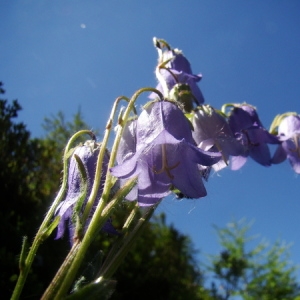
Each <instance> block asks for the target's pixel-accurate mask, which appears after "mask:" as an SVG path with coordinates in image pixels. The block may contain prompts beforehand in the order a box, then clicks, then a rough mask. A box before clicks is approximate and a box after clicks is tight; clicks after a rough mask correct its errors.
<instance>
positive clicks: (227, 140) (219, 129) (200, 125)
mask: <svg viewBox="0 0 300 300" xmlns="http://www.w3.org/2000/svg"><path fill="white" fill-rule="evenodd" d="M191 122H192V124H193V127H194V130H193V132H192V133H193V138H194V140H195V141H196V143H197V145H198V147H199V148H201V149H203V150H205V151H220V152H221V154H222V158H223V160H220V161H219V162H218V163H217V164H216V165H214V166H213V167H214V169H215V170H220V169H222V168H223V167H225V166H227V165H228V160H229V156H238V155H242V154H243V153H244V151H245V150H244V147H243V145H242V144H241V143H239V142H238V141H237V139H236V138H235V137H234V135H233V133H232V130H231V129H230V127H229V125H228V123H227V121H226V119H225V118H224V117H223V116H222V115H221V114H219V113H217V112H216V111H215V110H214V109H213V108H212V107H211V106H209V105H205V106H202V107H199V108H197V110H196V111H195V112H193V114H192V115H191Z"/></svg>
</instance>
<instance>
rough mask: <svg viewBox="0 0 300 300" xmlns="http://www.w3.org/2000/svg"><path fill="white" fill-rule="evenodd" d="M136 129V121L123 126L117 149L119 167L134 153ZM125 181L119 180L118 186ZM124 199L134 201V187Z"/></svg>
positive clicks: (133, 120) (130, 121) (131, 120)
mask: <svg viewBox="0 0 300 300" xmlns="http://www.w3.org/2000/svg"><path fill="white" fill-rule="evenodd" d="M136 127H137V119H136V118H135V119H130V120H128V121H127V123H126V124H125V126H124V130H123V134H122V137H121V140H120V144H119V147H118V152H117V156H116V161H117V164H118V165H121V164H122V163H123V162H125V161H126V160H128V159H130V158H131V157H132V156H133V155H134V154H135V152H136ZM126 181H127V179H120V186H123V185H124V183H125V182H126ZM126 199H127V200H130V201H133V200H135V199H136V187H134V188H133V189H132V190H131V191H130V192H129V193H128V194H127V195H126Z"/></svg>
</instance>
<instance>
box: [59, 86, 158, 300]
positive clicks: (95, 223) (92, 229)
mask: <svg viewBox="0 0 300 300" xmlns="http://www.w3.org/2000/svg"><path fill="white" fill-rule="evenodd" d="M149 91H152V92H156V93H157V94H158V95H159V97H160V98H161V100H163V95H162V94H161V93H160V92H159V91H157V90H156V89H154V88H142V89H140V90H138V91H137V92H136V93H135V94H134V95H133V96H132V98H131V99H130V101H129V103H128V105H127V108H126V110H125V112H124V115H123V120H125V122H126V121H127V119H128V118H129V115H130V112H131V111H132V110H134V104H135V102H136V100H137V98H138V97H139V96H140V94H142V93H144V92H149ZM118 99H119V98H118ZM118 99H117V100H116V101H115V103H114V107H113V109H112V113H111V117H110V119H109V121H108V125H107V131H106V133H105V137H104V141H103V144H102V147H101V150H100V154H99V157H98V162H99V163H97V171H96V175H97V176H98V177H95V182H94V185H93V189H92V193H93V195H91V196H90V199H92V198H94V199H93V201H94V200H95V197H96V194H97V190H98V188H99V182H100V180H99V179H100V178H101V172H102V160H101V159H103V156H104V151H105V148H106V145H107V141H108V137H109V134H110V129H111V126H112V120H113V116H114V114H115V111H116V105H117V104H118V102H119V100H118ZM120 99H121V98H120ZM120 125H122V126H120V127H119V129H118V131H117V135H116V138H115V141H114V144H113V148H112V151H111V156H110V160H109V164H108V170H107V173H106V180H105V184H104V188H103V193H102V197H101V199H100V201H99V203H98V205H97V208H96V210H95V212H94V214H93V217H92V219H91V222H90V224H89V227H88V228H87V231H86V233H85V235H84V237H83V240H82V243H81V246H80V249H79V250H78V253H77V254H76V257H75V259H74V261H73V263H72V265H71V267H70V268H69V271H68V273H67V275H66V276H65V280H64V282H63V283H62V285H61V288H60V289H59V291H58V293H57V295H56V297H55V299H62V298H63V297H64V296H65V295H66V294H67V292H68V290H69V288H70V286H71V284H72V282H73V281H74V278H75V276H76V274H77V271H78V269H79V267H80V265H81V263H82V261H83V259H84V256H85V253H86V251H87V249H88V247H89V246H90V244H91V242H92V241H93V239H94V236H95V234H96V232H97V230H98V229H99V228H101V227H102V226H103V224H104V222H105V221H106V220H107V218H108V217H109V215H110V212H111V211H109V213H107V214H105V215H103V214H102V212H103V210H104V208H105V206H106V204H107V203H108V201H109V197H110V193H111V188H112V185H113V183H114V179H113V177H112V175H111V174H110V168H111V167H112V166H113V165H114V162H115V158H116V155H117V150H118V147H119V143H120V140H121V137H122V133H123V128H124V126H123V125H124V124H120ZM101 155H103V156H101ZM97 178H98V180H97ZM97 181H98V182H97ZM90 199H89V200H88V201H90ZM121 200H122V199H119V201H121ZM93 201H91V203H93ZM84 214H85V218H87V216H88V213H87V212H86V210H85V212H84Z"/></svg>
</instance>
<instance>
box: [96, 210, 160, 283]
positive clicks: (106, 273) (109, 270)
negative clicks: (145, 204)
mask: <svg viewBox="0 0 300 300" xmlns="http://www.w3.org/2000/svg"><path fill="white" fill-rule="evenodd" d="M157 206H158V204H157V205H154V206H151V207H149V208H148V210H147V212H146V213H145V215H144V216H143V217H141V218H140V219H139V220H138V222H137V224H136V226H135V227H134V228H133V230H132V231H130V233H129V234H128V235H127V237H125V239H124V243H123V245H122V246H121V248H120V249H119V251H118V252H117V253H116V254H115V255H114V258H113V259H111V260H110V261H109V262H108V263H107V264H105V265H104V266H103V268H101V270H100V278H101V277H102V278H106V279H108V278H111V276H113V274H114V273H115V272H116V270H117V269H118V267H119V266H120V264H121V263H122V261H123V259H124V257H125V256H126V255H127V253H128V252H129V250H130V249H131V247H132V245H133V243H134V242H135V241H136V240H137V238H138V237H139V236H140V234H141V233H142V231H143V229H144V228H145V225H146V224H147V221H149V219H150V218H151V217H152V215H153V213H154V211H155V209H156V207H157Z"/></svg>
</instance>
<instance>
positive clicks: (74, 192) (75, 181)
mask: <svg viewBox="0 0 300 300" xmlns="http://www.w3.org/2000/svg"><path fill="white" fill-rule="evenodd" d="M100 147H101V146H100V144H98V143H96V142H95V141H86V142H85V143H84V144H83V145H82V146H78V147H77V148H76V149H75V151H74V153H73V154H72V157H71V159H70V165H69V173H68V191H67V194H66V197H65V199H64V201H62V202H61V203H60V204H59V206H58V207H57V209H56V213H55V214H56V215H58V216H60V217H61V219H60V222H59V224H58V227H57V235H56V239H59V238H61V237H62V236H63V235H64V233H65V231H66V227H68V231H69V237H70V241H71V243H72V242H73V236H74V231H75V220H74V218H73V215H74V206H75V205H76V204H77V201H78V200H79V198H80V196H81V195H82V191H83V189H82V187H83V184H84V183H83V179H82V176H81V173H80V171H79V167H78V163H77V161H76V159H75V155H77V156H78V157H79V158H80V160H81V162H82V164H83V166H84V169H85V172H86V176H87V178H86V185H87V186H86V195H85V199H84V201H83V205H82V207H81V209H80V214H81V213H82V211H83V209H84V207H85V204H86V201H87V199H88V197H89V195H90V193H91V190H92V186H93V182H94V177H95V171H96V163H97V158H98V154H99V150H100ZM108 161H109V154H108V152H107V151H106V153H105V155H104V159H103V165H102V176H101V182H100V187H99V190H98V195H97V199H96V201H95V203H94V206H93V209H92V212H93V211H94V209H95V207H96V205H97V203H98V201H99V198H100V196H101V194H102V191H103V185H104V182H105V174H106V172H107V166H108ZM92 212H91V213H92ZM89 221H90V219H88V220H87V224H88V223H89ZM87 224H86V226H87ZM102 230H104V231H106V232H109V233H117V232H116V230H115V229H114V228H113V226H112V224H111V221H110V220H108V221H107V222H106V223H105V225H104V226H103V228H102Z"/></svg>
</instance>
